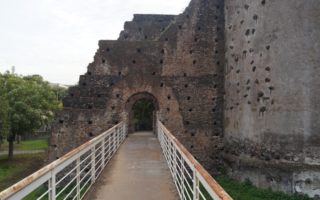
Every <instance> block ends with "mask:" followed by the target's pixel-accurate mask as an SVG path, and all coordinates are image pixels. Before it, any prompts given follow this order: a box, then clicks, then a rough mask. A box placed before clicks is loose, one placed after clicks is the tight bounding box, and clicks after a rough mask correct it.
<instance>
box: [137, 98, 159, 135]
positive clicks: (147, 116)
mask: <svg viewBox="0 0 320 200" xmlns="http://www.w3.org/2000/svg"><path fill="white" fill-rule="evenodd" d="M154 111H155V107H154V105H153V102H152V100H150V99H140V100H138V101H136V102H135V103H134V104H133V106H132V112H133V124H134V131H152V130H153V113H154Z"/></svg>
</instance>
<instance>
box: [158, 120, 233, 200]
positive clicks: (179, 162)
mask: <svg viewBox="0 0 320 200" xmlns="http://www.w3.org/2000/svg"><path fill="white" fill-rule="evenodd" d="M157 134H158V139H159V141H160V145H161V148H162V150H163V153H164V156H165V158H166V160H167V162H168V166H169V169H170V172H171V175H172V178H173V181H174V184H175V186H176V188H177V191H178V194H179V197H180V199H182V200H232V198H231V197H230V196H229V195H228V194H227V193H226V192H225V191H224V189H223V188H222V187H221V186H220V185H219V184H218V183H217V182H216V181H215V180H214V179H213V178H212V176H211V175H210V174H209V173H208V172H207V171H206V170H205V169H204V168H203V167H202V166H201V165H200V164H199V163H198V162H197V160H196V159H195V158H194V157H193V156H192V155H191V153H189V151H188V150H187V149H186V148H185V147H184V146H183V145H182V144H181V143H180V142H179V141H178V140H177V139H176V138H175V137H174V136H173V135H172V134H171V133H170V131H168V129H167V128H166V127H165V126H164V125H163V124H162V123H161V122H160V121H159V120H158V121H157Z"/></svg>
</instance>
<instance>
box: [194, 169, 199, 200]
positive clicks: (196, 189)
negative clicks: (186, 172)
mask: <svg viewBox="0 0 320 200" xmlns="http://www.w3.org/2000/svg"><path fill="white" fill-rule="evenodd" d="M199 190H200V182H199V178H198V176H197V171H196V170H195V169H193V199H194V200H199V199H200V194H199Z"/></svg>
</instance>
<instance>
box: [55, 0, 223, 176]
mask: <svg viewBox="0 0 320 200" xmlns="http://www.w3.org/2000/svg"><path fill="white" fill-rule="evenodd" d="M221 2H222V1H221ZM222 13H223V3H221V4H219V2H218V1H217V2H216V1H211V0H210V1H192V2H191V3H190V6H189V7H188V8H187V9H186V10H185V12H184V13H182V14H181V15H178V16H171V15H135V16H134V19H133V20H132V21H131V22H126V23H125V28H124V30H123V31H122V32H121V34H120V37H119V39H118V40H115V41H109V40H103V41H99V49H98V51H97V52H96V54H95V56H94V61H93V62H92V63H91V64H89V66H88V71H87V73H86V74H84V75H82V76H81V77H80V80H79V85H77V86H75V87H72V88H70V89H69V95H68V97H66V98H65V99H64V102H63V103H64V109H63V110H62V111H61V112H60V113H58V115H57V119H56V122H55V125H54V126H53V130H52V137H51V140H50V144H51V149H50V160H54V159H56V158H59V157H60V156H62V155H63V154H64V153H66V152H67V151H69V150H71V149H72V148H75V147H77V146H78V145H80V144H82V143H83V142H85V141H87V140H89V139H90V138H92V137H94V136H96V135H98V134H100V133H102V132H103V131H105V130H106V129H108V128H110V127H112V126H113V125H115V124H117V123H118V122H120V121H122V120H123V119H125V118H126V116H127V115H128V114H130V111H131V110H130V109H131V107H130V106H132V101H136V100H138V99H137V98H136V97H141V98H151V97H153V99H155V101H156V104H158V108H159V110H158V113H159V117H160V120H161V121H162V122H163V123H164V124H165V125H166V126H167V127H168V129H169V130H171V131H172V133H174V134H175V135H176V136H177V137H178V139H179V140H180V141H181V142H182V143H183V144H184V145H185V146H186V147H187V148H188V149H189V150H190V151H191V152H192V153H193V155H194V156H195V157H196V158H197V159H198V160H199V161H200V162H202V163H203V164H204V165H205V166H206V167H207V169H209V170H210V171H212V172H214V169H215V168H214V167H213V166H215V165H214V163H218V162H221V159H220V157H219V156H218V155H219V154H218V153H219V152H220V151H221V148H222V137H221V136H222V133H223V129H222V125H223V121H222V119H223V117H222V116H223V87H224V84H223V61H224V54H223V51H224V39H223V25H224V21H223V20H224V19H223V17H221V16H223V14H222Z"/></svg>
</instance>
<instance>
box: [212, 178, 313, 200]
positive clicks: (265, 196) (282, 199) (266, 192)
mask: <svg viewBox="0 0 320 200" xmlns="http://www.w3.org/2000/svg"><path fill="white" fill-rule="evenodd" d="M216 180H217V181H218V182H219V183H220V185H221V186H222V187H223V188H224V189H225V190H226V192H228V193H229V195H230V196H231V197H232V198H233V199H234V200H271V199H272V200H311V199H310V198H308V197H306V196H302V195H298V194H294V195H287V194H285V193H282V192H274V191H272V190H271V189H259V188H257V187H255V186H253V185H252V184H251V183H250V182H249V181H246V182H244V183H240V182H238V181H236V180H234V179H231V178H229V177H227V176H220V177H217V178H216Z"/></svg>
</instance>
